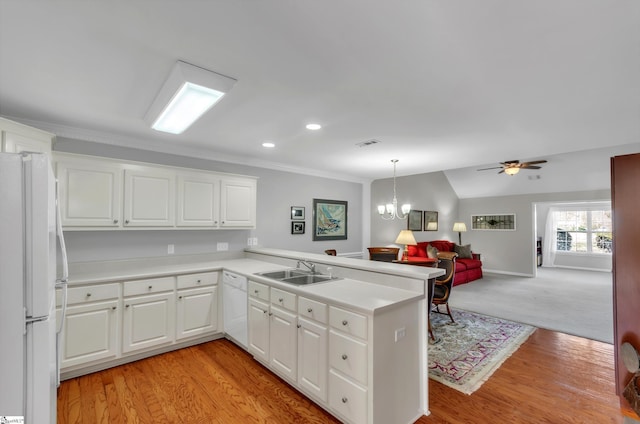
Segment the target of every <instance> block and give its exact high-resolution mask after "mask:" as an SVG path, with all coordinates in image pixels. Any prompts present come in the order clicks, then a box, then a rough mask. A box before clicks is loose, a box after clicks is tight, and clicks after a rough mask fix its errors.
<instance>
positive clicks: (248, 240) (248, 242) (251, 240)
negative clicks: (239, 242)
mask: <svg viewBox="0 0 640 424" xmlns="http://www.w3.org/2000/svg"><path fill="white" fill-rule="evenodd" d="M247 246H253V239H252V238H251V237H249V238H248V239H247Z"/></svg>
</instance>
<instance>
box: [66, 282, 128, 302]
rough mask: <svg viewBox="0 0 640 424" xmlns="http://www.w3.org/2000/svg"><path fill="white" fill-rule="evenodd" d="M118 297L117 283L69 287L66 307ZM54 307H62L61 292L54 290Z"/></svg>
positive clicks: (118, 287)
mask: <svg viewBox="0 0 640 424" xmlns="http://www.w3.org/2000/svg"><path fill="white" fill-rule="evenodd" d="M119 296H120V284H119V283H111V284H94V285H91V286H82V287H69V288H68V289H67V305H75V304H83V303H88V302H96V301H99V300H109V299H117V298H118V297H119ZM56 305H62V290H56Z"/></svg>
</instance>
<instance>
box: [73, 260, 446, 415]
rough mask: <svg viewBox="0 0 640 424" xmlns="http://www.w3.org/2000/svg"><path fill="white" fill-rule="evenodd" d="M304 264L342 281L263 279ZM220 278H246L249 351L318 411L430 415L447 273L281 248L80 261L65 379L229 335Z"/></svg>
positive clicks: (76, 270)
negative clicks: (433, 339) (432, 303)
mask: <svg viewBox="0 0 640 424" xmlns="http://www.w3.org/2000/svg"><path fill="white" fill-rule="evenodd" d="M301 260H304V261H306V262H307V263H311V264H313V265H314V266H315V269H316V272H318V273H322V274H325V275H329V274H330V275H331V276H332V277H333V279H331V280H328V281H323V282H320V283H316V284H309V285H293V284H289V283H286V282H282V281H277V280H274V279H271V278H267V277H265V276H261V275H257V274H258V273H264V272H267V271H278V270H283V269H291V268H295V267H296V265H297V264H298V261H301ZM223 271H229V272H233V273H235V274H239V275H241V276H244V277H247V278H248V280H249V284H248V296H247V297H248V299H247V301H248V305H249V309H248V319H247V325H248V333H249V343H248V350H249V352H250V353H251V354H252V355H253V356H254V358H255V359H256V360H258V361H260V362H261V363H262V364H264V365H265V366H266V367H267V368H268V369H269V370H271V371H273V372H274V373H276V374H277V375H278V376H280V377H281V378H283V379H284V380H285V381H287V382H288V383H289V384H290V385H292V386H293V387H295V388H296V389H298V390H299V391H301V392H302V393H304V394H305V395H307V396H308V397H309V398H310V399H312V400H313V401H314V402H316V403H317V404H318V405H320V406H322V407H323V408H325V409H326V410H327V411H329V412H330V413H332V414H334V415H335V416H337V417H338V418H340V419H341V420H343V421H345V422H350V423H388V422H394V423H412V422H414V421H415V420H416V419H417V418H418V417H419V416H421V415H424V414H427V413H428V399H427V397H428V392H427V384H428V376H427V337H426V335H427V304H426V300H425V293H426V292H427V290H426V287H427V284H428V283H429V280H430V279H433V278H435V277H436V276H438V275H441V274H442V273H443V271H442V270H440V269H437V268H424V267H405V266H402V265H397V264H391V263H383V262H374V261H367V260H360V259H352V258H341V257H332V256H328V255H319V254H310V253H302V252H293V251H286V250H279V249H268V248H253V249H247V250H245V252H241V253H238V254H237V255H235V256H234V255H232V254H230V255H228V256H219V255H216V254H210V255H209V254H206V255H192V256H188V257H169V258H167V257H163V258H144V259H140V260H124V261H109V262H95V263H77V264H72V266H71V280H70V288H69V310H68V312H67V317H66V319H65V325H66V328H67V336H66V340H64V341H63V345H64V349H63V350H64V352H63V355H64V356H63V364H62V366H63V369H62V375H63V378H70V377H73V376H77V375H81V374H86V373H88V372H93V371H96V370H99V369H104V368H107V367H110V366H115V365H119V364H123V363H126V362H130V361H133V360H137V359H140V358H143V357H148V356H152V355H155V354H158V353H162V352H166V351H169V350H174V349H177V348H181V347H185V346H189V345H193V344H197V343H201V342H204V341H210V340H215V339H217V338H220V337H224V336H225V335H224V332H223V325H222V321H223V310H224V308H225V306H228V305H225V304H223V302H222V296H220V295H219V293H218V291H221V290H223V287H222V285H221V284H218V279H219V276H220V274H221V273H222V272H223ZM185 301H189V302H191V303H185ZM207 302H208V303H207ZM204 305H209V306H204ZM198 306H204V309H202V308H201V309H200V311H199V312H198V308H197V307H198ZM202 317H208V318H210V319H204V320H202V326H201V327H197V328H192V327H193V325H191V326H190V325H189V323H192V322H196V321H197V322H199V321H201V319H200V318H202ZM194 320H195V321H194ZM82 329H84V331H81V330H82ZM194 330H195V331H194Z"/></svg>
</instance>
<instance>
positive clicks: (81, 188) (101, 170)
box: [56, 162, 122, 227]
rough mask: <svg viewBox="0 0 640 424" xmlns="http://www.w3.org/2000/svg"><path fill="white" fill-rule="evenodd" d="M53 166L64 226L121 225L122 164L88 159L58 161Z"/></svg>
mask: <svg viewBox="0 0 640 424" xmlns="http://www.w3.org/2000/svg"><path fill="white" fill-rule="evenodd" d="M56 167H57V174H58V175H57V177H58V181H59V190H60V212H61V214H62V225H63V226H66V227H86V226H89V227H119V226H120V223H121V203H120V199H121V198H122V169H121V168H119V167H118V166H115V165H113V166H111V165H106V164H98V163H91V162H86V163H81V162H77V163H76V162H58V163H57V166H56Z"/></svg>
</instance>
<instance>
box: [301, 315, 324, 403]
mask: <svg viewBox="0 0 640 424" xmlns="http://www.w3.org/2000/svg"><path fill="white" fill-rule="evenodd" d="M298 324H299V326H300V328H299V331H298V384H299V385H300V387H301V388H302V389H303V390H305V391H307V392H309V394H311V395H313V396H315V397H317V398H318V399H320V400H322V401H325V402H326V400H327V370H328V367H327V327H326V326H324V325H321V324H316V323H314V322H312V321H309V320H307V319H304V318H298Z"/></svg>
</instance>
